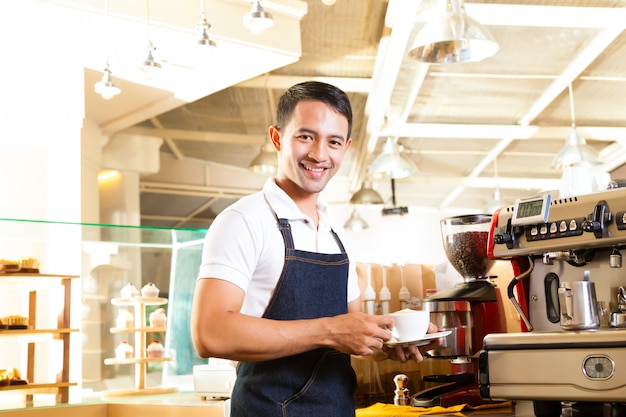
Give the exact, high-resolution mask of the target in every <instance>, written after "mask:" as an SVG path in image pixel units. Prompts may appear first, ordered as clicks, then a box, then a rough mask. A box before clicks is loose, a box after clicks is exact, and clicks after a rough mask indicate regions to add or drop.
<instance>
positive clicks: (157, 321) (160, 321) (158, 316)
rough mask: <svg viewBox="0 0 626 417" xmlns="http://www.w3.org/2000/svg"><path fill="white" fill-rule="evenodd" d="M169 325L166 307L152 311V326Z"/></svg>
mask: <svg viewBox="0 0 626 417" xmlns="http://www.w3.org/2000/svg"><path fill="white" fill-rule="evenodd" d="M166 325H167V316H166V315H165V309H163V308H157V309H156V310H154V311H153V312H152V313H150V327H165V326H166Z"/></svg>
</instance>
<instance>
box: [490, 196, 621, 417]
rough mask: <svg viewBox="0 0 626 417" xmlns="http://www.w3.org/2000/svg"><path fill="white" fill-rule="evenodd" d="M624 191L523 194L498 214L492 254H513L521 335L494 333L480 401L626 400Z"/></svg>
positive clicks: (542, 408) (549, 407)
mask: <svg viewBox="0 0 626 417" xmlns="http://www.w3.org/2000/svg"><path fill="white" fill-rule="evenodd" d="M625 219H626V189H624V188H618V189H612V190H606V191H602V192H598V193H592V194H586V195H582V196H574V197H567V198H554V196H550V195H549V194H546V195H542V196H539V197H537V198H530V199H524V200H521V201H519V202H517V203H516V204H515V205H513V206H509V207H503V208H501V209H499V210H497V211H496V212H495V213H494V214H493V219H492V224H491V231H490V235H489V243H488V245H489V249H488V252H489V257H490V258H491V259H501V260H509V261H510V262H511V265H512V269H513V273H514V275H515V278H514V279H513V280H512V282H511V284H510V285H509V288H508V294H507V295H508V297H509V298H510V300H511V301H512V302H513V305H514V306H515V307H516V309H517V311H518V313H519V314H520V317H521V320H522V329H523V330H525V331H522V332H519V333H506V334H488V335H486V336H485V338H484V341H483V351H482V352H481V354H480V359H479V385H480V394H481V396H482V397H483V398H489V399H494V400H495V399H501V400H503V399H508V400H533V403H534V405H535V414H536V415H537V416H541V417H543V416H554V417H558V416H560V415H561V403H562V402H563V401H567V402H572V403H574V404H578V403H580V404H593V405H594V406H608V403H610V404H611V405H612V407H622V406H623V404H621V403H620V402H624V401H626V291H625V290H624V286H626V274H625V272H626V271H624V270H623V269H622V260H621V259H622V258H621V253H620V250H622V249H623V247H624V246H626V222H625Z"/></svg>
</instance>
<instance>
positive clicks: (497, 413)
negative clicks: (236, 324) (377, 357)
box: [0, 391, 534, 417]
mask: <svg viewBox="0 0 626 417" xmlns="http://www.w3.org/2000/svg"><path fill="white" fill-rule="evenodd" d="M223 405H224V402H223V401H220V400H202V399H201V398H200V397H199V396H196V395H195V394H194V393H193V392H184V391H183V392H178V393H174V394H166V395H151V396H141V397H119V398H107V399H106V400H94V401H85V402H79V403H70V404H59V405H56V406H40V407H29V408H19V409H16V408H13V409H3V410H0V416H2V415H3V414H5V413H11V414H10V415H11V416H18V413H19V415H20V416H25V417H83V416H85V415H90V416H93V417H135V416H137V415H151V416H163V415H166V416H168V417H223V415H224V414H223ZM381 405H386V406H388V407H389V408H388V410H389V412H391V411H392V410H393V408H395V406H392V405H388V404H382V403H381ZM0 407H1V406H0ZM166 407H167V408H166ZM166 410H167V411H166ZM363 410H367V408H361V409H358V410H357V417H360V416H361V415H362V416H363V417H369V416H370V415H371V414H364V413H363ZM396 411H397V408H396ZM430 412H432V410H430ZM386 415H390V416H391V415H394V416H400V415H407V416H419V415H422V413H420V412H419V411H418V409H415V410H409V411H408V412H406V413H405V414H398V413H397V412H395V413H393V414H388V413H384V412H380V411H378V412H377V413H376V417H384V416H386ZM428 415H429V416H440V417H443V416H456V417H458V416H472V417H481V416H489V417H534V413H533V406H532V402H530V401H519V402H517V403H515V405H514V406H512V407H502V408H494V409H486V410H463V411H460V412H459V411H451V412H442V413H439V414H428Z"/></svg>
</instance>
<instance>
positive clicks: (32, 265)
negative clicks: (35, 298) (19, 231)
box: [18, 256, 39, 274]
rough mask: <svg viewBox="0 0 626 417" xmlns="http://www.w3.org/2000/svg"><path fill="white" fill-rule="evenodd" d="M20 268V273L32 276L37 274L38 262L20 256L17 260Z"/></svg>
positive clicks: (28, 257)
mask: <svg viewBox="0 0 626 417" xmlns="http://www.w3.org/2000/svg"><path fill="white" fill-rule="evenodd" d="M18 263H19V266H20V272H30V273H33V274H38V273H39V260H37V259H35V258H31V257H30V256H22V257H21V258H20V259H18Z"/></svg>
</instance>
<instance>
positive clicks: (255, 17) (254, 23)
mask: <svg viewBox="0 0 626 417" xmlns="http://www.w3.org/2000/svg"><path fill="white" fill-rule="evenodd" d="M250 3H252V8H251V9H250V11H249V12H248V13H246V14H245V15H244V16H243V25H244V26H245V27H247V28H248V29H250V32H252V33H253V34H254V35H260V34H261V33H263V32H265V31H266V30H267V29H269V28H271V27H272V26H274V18H273V17H272V14H271V13H270V12H266V11H265V9H264V8H263V6H261V0H253V1H251V2H250Z"/></svg>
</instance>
